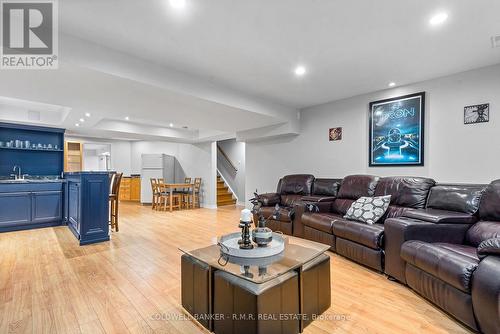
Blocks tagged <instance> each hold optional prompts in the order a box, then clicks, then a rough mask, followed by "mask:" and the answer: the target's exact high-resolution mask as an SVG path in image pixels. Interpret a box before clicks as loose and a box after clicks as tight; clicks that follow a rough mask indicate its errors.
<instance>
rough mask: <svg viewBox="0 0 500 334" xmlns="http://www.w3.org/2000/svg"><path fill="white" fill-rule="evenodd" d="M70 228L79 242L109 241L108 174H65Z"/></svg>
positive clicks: (83, 243) (82, 243) (81, 243)
mask: <svg viewBox="0 0 500 334" xmlns="http://www.w3.org/2000/svg"><path fill="white" fill-rule="evenodd" d="M64 178H65V179H66V182H67V189H68V191H67V203H68V207H67V215H68V227H69V229H70V230H71V232H73V234H74V235H75V237H76V238H77V239H78V240H79V241H80V245H86V244H91V243H96V242H101V241H107V240H109V173H107V172H74V173H73V172H72V173H65V174H64Z"/></svg>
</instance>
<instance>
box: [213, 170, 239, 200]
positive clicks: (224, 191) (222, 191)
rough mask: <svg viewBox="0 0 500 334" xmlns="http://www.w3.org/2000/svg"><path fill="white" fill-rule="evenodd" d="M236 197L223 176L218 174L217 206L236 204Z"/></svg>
mask: <svg viewBox="0 0 500 334" xmlns="http://www.w3.org/2000/svg"><path fill="white" fill-rule="evenodd" d="M235 204H236V199H235V198H234V197H233V193H232V192H231V190H230V189H229V187H228V186H227V185H226V183H225V182H224V180H223V179H222V177H220V176H219V175H217V206H224V205H235Z"/></svg>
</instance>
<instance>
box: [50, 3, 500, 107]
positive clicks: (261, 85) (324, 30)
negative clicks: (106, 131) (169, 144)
mask: <svg viewBox="0 0 500 334" xmlns="http://www.w3.org/2000/svg"><path fill="white" fill-rule="evenodd" d="M186 1H187V7H186V8H185V9H184V10H182V11H176V10H174V9H173V8H171V7H170V6H169V5H168V1H167V0H148V1H137V0H119V1H118V0H64V1H59V4H60V8H59V13H60V28H61V31H62V32H64V33H66V34H70V35H73V36H77V37H79V38H82V39H85V40H88V41H91V42H93V43H97V44H100V45H103V46H106V47H109V48H111V49H115V50H118V51H121V52H123V53H126V54H129V55H133V56H135V57H139V58H143V59H147V60H150V61H151V62H155V63H158V64H161V65H165V66H166V67H170V68H173V69H176V70H179V71H182V72H185V73H188V74H193V75H196V76H199V77H201V78H205V79H207V80H209V81H210V82H213V83H216V84H220V85H222V86H225V87H231V88H233V89H235V90H238V91H242V92H245V93H248V94H250V95H252V96H258V97H261V98H266V99H270V100H272V101H274V102H277V103H280V104H282V105H286V106H290V107H296V108H302V107H306V106H311V105H316V104H320V103H324V102H327V101H331V100H336V99H341V98H345V97H349V96H354V95H357V94H362V93H367V92H371V91H376V90H380V89H385V88H386V87H387V84H388V82H390V81H394V82H396V83H397V84H398V85H400V84H408V83H412V82H417V81H422V80H426V79H431V78H434V77H439V76H443V75H447V74H452V73H456V72H461V71H465V70H469V69H472V68H478V67H483V66H487V65H491V64H495V63H499V62H500V49H492V48H491V45H490V37H491V36H492V35H500V15H499V13H500V1H498V0H477V1H471V0H441V1H422V0H378V1H374V0H350V1H348V0H343V1H340V0H272V1H270V0H245V1H244V0H240V1H235V0H209V1H207V0H186ZM441 10H444V11H446V12H448V14H449V19H448V21H447V22H446V23H445V24H444V25H443V26H440V27H430V26H429V24H428V21H429V19H430V17H431V16H432V15H433V14H435V13H436V12H438V11H441ZM297 64H303V65H304V66H306V68H307V70H308V73H307V75H306V76H304V77H302V78H296V77H294V75H293V72H292V71H293V68H294V67H295V66H296V65H297Z"/></svg>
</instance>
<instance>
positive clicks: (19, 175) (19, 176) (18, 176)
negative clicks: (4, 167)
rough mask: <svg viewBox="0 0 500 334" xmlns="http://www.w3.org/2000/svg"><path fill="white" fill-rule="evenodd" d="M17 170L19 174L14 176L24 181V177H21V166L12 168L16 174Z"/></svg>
mask: <svg viewBox="0 0 500 334" xmlns="http://www.w3.org/2000/svg"><path fill="white" fill-rule="evenodd" d="M16 168H17V174H15V175H14V178H15V179H16V180H22V179H23V177H22V176H21V166H18V165H15V166H14V168H12V171H13V172H14V173H15V172H16Z"/></svg>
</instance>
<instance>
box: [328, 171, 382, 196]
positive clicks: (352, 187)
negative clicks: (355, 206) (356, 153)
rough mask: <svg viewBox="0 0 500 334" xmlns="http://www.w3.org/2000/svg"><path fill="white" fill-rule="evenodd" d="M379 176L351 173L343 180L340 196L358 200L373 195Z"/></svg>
mask: <svg viewBox="0 0 500 334" xmlns="http://www.w3.org/2000/svg"><path fill="white" fill-rule="evenodd" d="M378 180H379V177H378V176H373V175H349V176H346V177H345V178H344V179H343V180H342V184H341V185H340V189H339V193H338V194H337V197H338V198H344V199H353V200H357V199H358V198H360V197H363V196H366V197H370V196H373V194H374V193H375V187H376V186H377V183H378Z"/></svg>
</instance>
